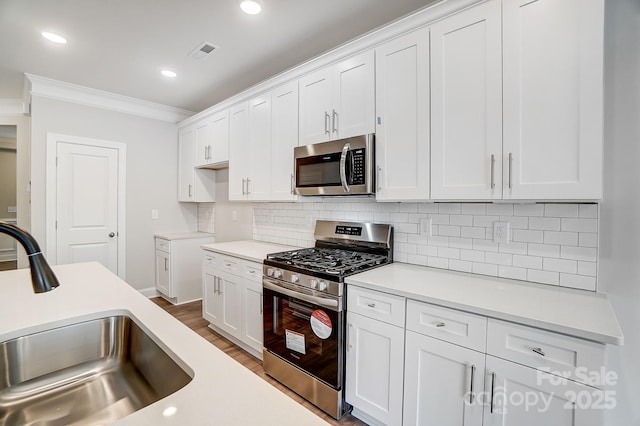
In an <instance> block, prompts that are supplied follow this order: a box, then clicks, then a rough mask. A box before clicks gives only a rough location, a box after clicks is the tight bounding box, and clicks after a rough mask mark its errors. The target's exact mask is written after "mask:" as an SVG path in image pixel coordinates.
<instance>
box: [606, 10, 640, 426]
mask: <svg viewBox="0 0 640 426" xmlns="http://www.w3.org/2000/svg"><path fill="white" fill-rule="evenodd" d="M639 49H640V1H638V0H609V1H607V2H606V21H605V134H604V144H605V154H604V173H605V181H604V200H603V202H602V204H601V210H600V272H599V278H598V281H599V285H600V288H601V290H602V291H604V292H606V293H608V294H609V297H610V298H611V301H612V303H613V305H614V309H615V312H616V315H617V316H618V320H619V321H620V325H621V326H622V331H623V332H624V335H625V345H624V346H622V347H615V346H612V347H610V349H609V352H608V369H609V370H611V371H615V372H617V373H618V375H619V382H618V384H617V386H614V387H612V389H611V390H613V391H615V392H616V397H617V407H616V409H615V410H613V411H610V412H607V424H608V425H611V426H614V425H615V426H617V425H620V426H623V425H624V426H627V425H629V426H631V425H634V426H637V425H640V223H639V222H640V186H639V185H640V167H639V165H640V126H639V124H638V123H639V122H640V53H639Z"/></svg>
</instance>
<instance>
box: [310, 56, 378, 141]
mask: <svg viewBox="0 0 640 426" xmlns="http://www.w3.org/2000/svg"><path fill="white" fill-rule="evenodd" d="M374 97H375V96H374V53H373V50H370V51H367V52H364V53H361V54H359V55H356V56H353V57H350V58H348V59H345V60H343V61H341V62H338V63H336V64H335V65H333V66H330V67H326V68H322V69H320V70H319V71H316V72H314V73H312V74H310V75H308V76H305V77H303V78H301V79H300V111H299V126H300V127H299V134H300V138H299V144H300V145H308V144H313V143H318V142H325V141H328V140H332V139H339V138H346V137H350V136H357V135H362V134H366V133H373V132H374V130H375V125H374V117H375V111H374V105H375V103H374V102H375V101H374Z"/></svg>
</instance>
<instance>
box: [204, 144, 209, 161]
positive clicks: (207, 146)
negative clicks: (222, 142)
mask: <svg viewBox="0 0 640 426" xmlns="http://www.w3.org/2000/svg"><path fill="white" fill-rule="evenodd" d="M204 159H205V160H208V159H209V145H205V147H204Z"/></svg>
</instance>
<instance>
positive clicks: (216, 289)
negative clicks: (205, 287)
mask: <svg viewBox="0 0 640 426" xmlns="http://www.w3.org/2000/svg"><path fill="white" fill-rule="evenodd" d="M213 294H218V277H216V276H214V277H213Z"/></svg>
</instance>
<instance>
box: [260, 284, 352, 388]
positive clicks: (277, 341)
mask: <svg viewBox="0 0 640 426" xmlns="http://www.w3.org/2000/svg"><path fill="white" fill-rule="evenodd" d="M262 285H263V299H264V300H263V302H264V310H263V325H264V347H265V349H266V350H268V351H269V352H271V353H273V354H275V355H277V356H279V357H280V358H282V359H284V360H286V361H288V362H289V363H291V364H293V365H295V366H296V367H298V368H300V369H302V370H304V371H305V372H307V373H308V374H310V375H312V376H314V377H316V378H317V379H319V380H321V381H323V382H325V383H326V384H328V385H330V386H332V387H333V388H335V389H341V388H342V380H343V374H342V371H343V369H342V366H343V362H344V360H343V352H344V351H343V341H344V336H343V334H344V321H345V317H344V314H345V311H344V310H342V309H341V308H342V307H341V306H339V304H338V303H337V301H336V299H328V298H322V297H319V296H317V295H314V294H312V293H311V292H309V293H301V292H297V291H295V290H292V289H291V288H290V286H287V287H283V286H282V284H281V283H279V282H278V281H277V280H273V279H270V278H266V277H265V278H263V281H262ZM284 285H286V284H284Z"/></svg>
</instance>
